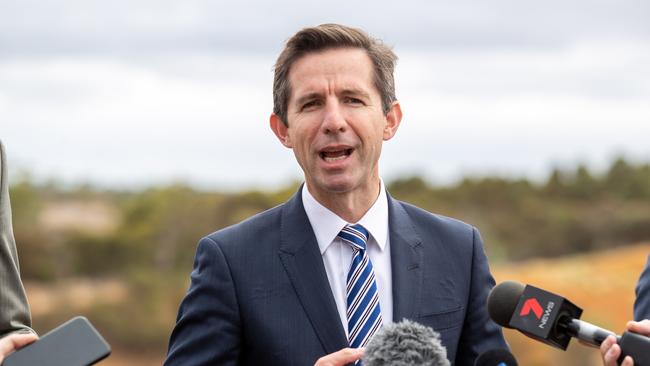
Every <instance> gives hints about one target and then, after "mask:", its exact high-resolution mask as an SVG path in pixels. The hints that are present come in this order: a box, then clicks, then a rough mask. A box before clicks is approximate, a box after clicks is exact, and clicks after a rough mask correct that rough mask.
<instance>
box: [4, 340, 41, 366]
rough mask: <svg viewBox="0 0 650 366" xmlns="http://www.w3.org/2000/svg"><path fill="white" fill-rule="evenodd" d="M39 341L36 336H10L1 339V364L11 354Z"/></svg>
mask: <svg viewBox="0 0 650 366" xmlns="http://www.w3.org/2000/svg"><path fill="white" fill-rule="evenodd" d="M37 339H38V336H37V335H36V334H31V333H29V334H10V335H8V336H6V337H4V338H2V339H0V363H2V361H3V360H4V358H5V357H6V356H7V355H9V354H10V353H12V352H14V351H15V350H17V349H20V348H22V347H24V346H26V345H28V344H30V343H32V342H34V341H35V340H37Z"/></svg>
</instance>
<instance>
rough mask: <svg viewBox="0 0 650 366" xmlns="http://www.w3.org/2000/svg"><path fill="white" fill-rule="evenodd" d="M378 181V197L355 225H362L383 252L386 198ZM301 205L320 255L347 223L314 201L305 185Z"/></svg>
mask: <svg viewBox="0 0 650 366" xmlns="http://www.w3.org/2000/svg"><path fill="white" fill-rule="evenodd" d="M379 181H380V187H379V196H378V197H377V199H376V200H375V203H373V204H372V207H370V209H369V210H368V212H366V214H365V215H363V217H362V218H361V220H359V222H357V223H356V224H361V225H363V227H365V228H366V230H368V232H370V235H371V236H372V237H373V238H374V239H375V241H376V242H377V244H378V245H379V249H381V250H382V251H383V250H384V248H385V247H386V241H387V238H388V198H387V196H386V188H385V186H384V181H383V180H381V179H380V180H379ZM302 204H303V206H304V207H305V212H306V213H307V217H308V218H309V222H310V223H311V227H312V228H313V230H314V234H315V235H316V241H317V242H318V247H319V249H320V253H321V255H322V254H323V253H325V251H326V250H327V248H328V247H329V246H330V244H332V242H333V241H334V239H336V236H337V235H338V233H339V232H341V230H342V229H343V228H344V227H345V225H347V224H348V222H346V221H345V220H343V219H342V218H340V217H339V216H338V215H337V214H335V213H334V212H332V211H330V210H329V209H328V208H327V207H325V206H323V205H321V204H320V202H318V201H316V199H315V198H314V196H312V195H311V193H310V192H309V189H308V188H307V185H306V184H305V185H303V188H302ZM352 224H355V223H352Z"/></svg>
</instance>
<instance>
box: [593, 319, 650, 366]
mask: <svg viewBox="0 0 650 366" xmlns="http://www.w3.org/2000/svg"><path fill="white" fill-rule="evenodd" d="M626 328H627V330H628V331H630V332H633V333H638V334H642V335H645V336H650V320H648V319H645V320H643V321H640V322H628V323H627V325H626ZM600 355H601V356H602V358H603V364H604V365H605V366H616V365H617V363H616V360H618V358H619V356H620V355H621V347H620V346H619V345H618V344H616V338H615V337H614V336H609V337H607V339H605V341H603V343H602V344H601V345H600ZM621 366H634V361H633V360H632V357H630V356H626V357H625V359H624V360H623V363H622V364H621Z"/></svg>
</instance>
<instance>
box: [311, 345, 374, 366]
mask: <svg viewBox="0 0 650 366" xmlns="http://www.w3.org/2000/svg"><path fill="white" fill-rule="evenodd" d="M363 351H364V349H363V348H343V349H342V350H340V351H337V352H334V353H330V354H329V355H326V356H323V357H321V358H319V359H318V361H316V363H315V364H314V366H343V365H346V364H348V363H350V362H354V361H356V360H358V359H360V358H361V357H362V356H363Z"/></svg>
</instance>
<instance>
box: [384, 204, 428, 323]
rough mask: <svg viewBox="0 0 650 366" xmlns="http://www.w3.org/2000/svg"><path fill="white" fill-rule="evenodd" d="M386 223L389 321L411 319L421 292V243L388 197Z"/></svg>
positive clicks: (409, 223)
mask: <svg viewBox="0 0 650 366" xmlns="http://www.w3.org/2000/svg"><path fill="white" fill-rule="evenodd" d="M388 222H389V235H390V255H391V266H392V272H393V274H392V279H393V321H395V322H399V321H401V320H402V319H404V318H407V319H414V318H415V317H416V316H417V314H416V310H417V308H416V305H417V304H419V303H420V297H421V289H422V285H423V284H422V270H421V265H422V253H421V249H422V248H421V247H420V245H421V243H422V241H421V240H420V238H419V236H418V234H417V233H416V231H415V226H414V225H413V222H412V221H411V218H410V217H409V216H408V214H407V213H406V211H405V210H404V207H402V204H401V203H400V202H399V201H397V200H395V199H393V198H392V197H391V196H390V195H389V196H388Z"/></svg>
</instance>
